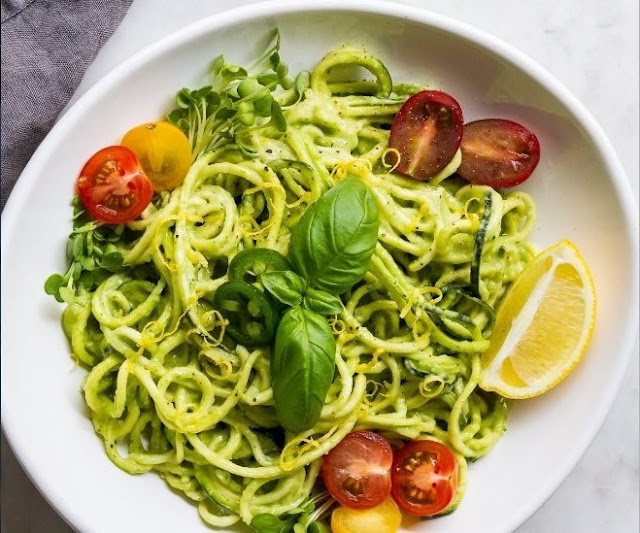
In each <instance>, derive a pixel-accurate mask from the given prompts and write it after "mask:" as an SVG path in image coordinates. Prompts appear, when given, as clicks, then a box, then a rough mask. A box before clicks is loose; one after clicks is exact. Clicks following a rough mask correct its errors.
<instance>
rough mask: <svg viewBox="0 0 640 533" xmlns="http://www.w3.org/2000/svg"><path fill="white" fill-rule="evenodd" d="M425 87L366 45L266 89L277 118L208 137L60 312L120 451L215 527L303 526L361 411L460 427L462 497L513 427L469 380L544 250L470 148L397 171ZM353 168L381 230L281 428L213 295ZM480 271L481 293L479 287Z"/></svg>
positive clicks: (528, 215)
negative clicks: (301, 415)
mask: <svg viewBox="0 0 640 533" xmlns="http://www.w3.org/2000/svg"><path fill="white" fill-rule="evenodd" d="M336 66H340V68H346V69H348V68H355V67H364V68H365V69H367V70H369V71H370V73H371V74H372V75H373V76H374V80H373V81H344V79H345V77H344V76H341V77H340V78H339V79H338V78H336V79H334V78H332V72H334V70H335V67H336ZM332 69H333V70H332ZM351 79H358V80H359V78H351ZM416 90H417V89H416V87H413V86H398V85H393V84H392V81H391V78H390V76H389V73H388V71H387V69H386V68H385V67H384V65H383V64H382V63H381V62H380V61H379V60H378V59H376V58H374V57H371V56H370V55H368V54H367V53H366V52H364V51H363V50H361V49H358V48H355V47H341V48H339V49H337V50H334V51H332V52H330V53H329V54H328V55H327V56H326V57H325V58H324V59H323V60H322V61H321V62H320V64H319V65H318V66H317V67H316V69H315V70H314V72H313V73H312V74H311V77H310V84H309V88H308V89H306V91H304V94H302V95H298V96H297V97H296V94H295V91H293V89H291V90H288V91H282V92H280V93H276V94H275V95H274V97H275V100H276V101H277V102H278V103H279V104H280V106H281V107H282V110H283V115H284V118H285V120H286V131H285V132H283V131H279V130H278V129H276V128H274V127H273V125H272V124H265V125H263V126H261V127H255V128H252V129H249V130H248V131H247V133H246V134H245V135H244V136H243V138H242V143H241V146H240V145H239V144H240V143H239V142H238V143H233V142H227V143H222V144H220V143H218V144H219V145H218V146H214V147H213V148H212V149H206V150H204V151H202V152H201V153H200V154H199V156H198V157H197V159H196V160H195V162H194V164H193V166H192V167H191V170H190V171H189V173H188V175H187V177H186V179H185V182H184V184H183V185H182V186H181V187H179V188H177V189H175V190H173V191H172V192H171V193H163V195H162V196H161V197H160V198H158V199H157V200H156V201H155V203H154V204H153V205H152V206H151V207H150V208H148V209H147V211H146V212H145V213H144V215H143V217H142V219H141V220H138V221H136V222H133V223H130V224H129V225H128V230H127V231H128V232H129V234H130V235H133V238H130V239H128V240H127V241H126V242H125V241H121V242H118V243H116V246H118V248H119V251H120V252H121V253H122V254H123V256H124V264H125V266H126V268H125V269H124V270H123V271H122V272H120V273H117V274H113V275H111V276H110V277H108V279H106V281H104V282H102V283H101V284H100V286H99V287H98V288H97V289H96V290H95V292H88V291H83V290H79V291H77V293H76V295H75V298H74V300H73V302H71V303H70V305H68V307H67V308H66V310H65V311H64V315H63V324H64V330H65V332H66V334H67V335H68V337H69V339H70V342H71V346H72V349H73V354H74V356H75V358H76V359H77V361H78V362H79V363H80V364H81V365H82V366H84V367H86V368H87V369H88V370H89V372H88V375H87V376H86V378H85V380H84V383H83V386H82V390H83V392H84V397H85V399H86V403H87V406H88V407H89V412H90V416H91V420H92V422H93V425H94V428H95V431H96V432H97V433H98V434H99V435H100V436H101V438H102V439H103V441H104V445H105V449H106V452H107V454H108V456H109V458H110V459H111V460H112V461H113V462H114V463H115V464H116V465H117V466H118V467H120V468H121V469H123V470H125V471H126V472H129V473H131V474H141V473H144V472H149V471H155V472H157V473H158V474H159V475H160V476H162V477H163V478H164V479H165V480H166V482H167V483H168V484H169V485H170V486H171V487H172V488H173V489H175V490H177V491H179V492H182V493H183V494H184V495H185V496H186V497H187V498H188V499H190V500H193V501H194V502H197V505H198V510H199V512H200V515H201V516H202V519H203V520H204V521H205V522H206V523H208V524H210V525H212V526H218V527H228V526H231V525H233V524H234V523H236V522H238V521H244V522H246V523H251V521H252V518H253V517H255V516H256V515H258V514H261V513H272V514H276V515H282V514H285V513H288V514H294V515H295V514H296V513H299V515H300V518H299V525H298V526H296V527H297V528H299V529H297V531H298V530H305V529H306V526H307V525H308V524H309V523H310V522H311V520H312V519H313V518H314V517H315V516H317V513H316V515H313V513H312V514H309V509H310V508H309V506H308V504H309V502H310V501H311V503H318V502H320V501H322V495H320V496H318V495H317V494H316V493H317V490H316V489H314V485H315V482H316V478H317V477H318V474H319V468H320V461H321V458H322V456H323V455H324V454H325V453H327V452H328V451H329V450H330V449H331V448H332V447H334V446H335V445H336V444H337V443H338V442H340V440H341V439H342V438H343V437H344V436H345V435H346V434H347V433H348V432H350V431H351V430H353V429H358V428H367V429H373V430H376V431H378V432H380V433H382V434H383V435H385V436H386V437H387V438H389V439H392V440H394V439H417V438H422V437H428V438H435V439H438V440H441V441H444V442H445V443H447V444H448V445H449V446H451V447H452V449H453V450H454V451H455V452H456V454H457V457H458V460H459V465H460V482H459V490H458V493H457V495H456V499H455V504H457V503H459V501H460V499H461V498H462V496H463V493H464V489H465V485H466V462H467V460H472V461H473V460H475V459H477V458H478V457H481V456H482V455H484V454H486V453H487V452H488V451H489V450H490V449H491V447H492V446H493V445H494V444H495V443H496V441H497V440H498V439H499V438H500V436H501V435H502V434H503V433H504V432H505V429H506V422H507V406H506V403H505V401H504V399H503V398H501V397H499V396H497V395H496V394H493V393H488V392H484V391H482V390H480V389H478V387H477V385H478V377H479V372H480V355H481V354H482V352H483V351H484V350H486V348H487V346H488V342H489V341H488V340H487V337H488V335H489V333H490V329H491V325H492V321H493V308H495V306H496V305H497V304H498V303H499V302H500V300H501V298H502V296H503V295H504V293H505V290H506V289H507V287H508V286H509V284H510V283H511V282H512V281H513V280H514V279H515V278H516V277H517V276H518V274H519V273H520V272H521V271H522V270H523V268H524V267H525V265H526V263H527V262H528V261H529V260H530V259H531V258H532V256H533V255H534V253H535V252H534V249H533V248H532V246H531V245H530V244H528V243H527V242H526V238H527V236H528V235H529V233H530V231H531V230H532V227H533V224H534V205H533V202H532V200H531V198H530V197H529V196H528V195H526V194H524V193H522V192H512V193H509V194H506V195H503V194H501V193H499V192H497V191H495V190H493V189H491V188H489V187H484V186H472V185H463V184H462V183H461V182H460V181H459V180H458V179H457V178H455V177H453V178H452V177H450V176H451V175H452V174H453V173H454V172H455V169H456V168H457V166H458V165H459V163H460V154H459V153H458V154H456V157H455V158H454V160H453V161H452V162H451V164H450V165H449V166H448V167H447V168H446V169H445V170H444V171H443V172H442V173H441V174H440V175H439V176H437V177H435V178H434V179H432V180H431V181H430V182H419V181H414V180H412V179H408V178H406V177H403V176H401V175H399V174H397V173H395V172H394V171H393V168H390V167H389V166H388V165H387V164H386V160H387V155H388V154H387V143H388V137H389V126H390V124H391V121H392V120H393V117H394V116H395V114H396V112H397V111H398V109H399V108H400V106H401V105H402V103H403V102H404V101H405V100H406V98H407V97H408V96H409V95H410V94H412V93H413V92H415V91H416ZM201 147H202V145H200V149H201ZM196 152H197V150H196ZM347 174H348V175H351V176H356V177H357V178H358V179H360V180H362V182H363V183H365V184H366V185H367V186H368V187H369V188H370V190H371V191H372V192H373V194H374V196H375V200H376V202H377V205H378V210H379V217H380V231H379V240H378V245H377V248H376V251H375V254H374V256H373V260H372V263H371V267H370V270H369V272H368V273H367V275H366V277H365V278H364V280H363V281H362V282H360V283H358V284H357V285H356V286H354V287H353V288H352V289H351V290H350V291H349V292H347V293H345V294H343V295H342V301H343V304H344V311H343V312H342V313H341V314H340V315H339V316H336V317H334V318H331V319H330V324H331V327H332V329H333V332H334V334H335V337H336V341H337V349H336V364H337V370H336V375H335V378H334V381H333V384H332V385H331V388H330V390H329V393H328V396H327V399H326V403H325V405H324V408H323V410H322V416H321V419H320V421H319V422H318V423H317V424H316V426H315V427H313V428H312V429H310V430H309V431H306V432H304V433H302V434H298V435H292V434H287V435H285V434H284V433H283V431H282V430H281V429H280V428H279V427H278V423H277V420H276V418H275V415H274V408H273V400H272V391H271V385H270V374H269V361H270V359H269V358H270V349H269V348H268V347H260V348H258V349H253V350H252V351H249V350H248V349H245V348H244V347H242V346H235V345H234V344H233V343H232V342H231V341H229V339H228V338H226V337H225V335H224V329H225V323H224V320H223V319H222V316H221V315H220V313H218V311H217V310H216V309H214V308H213V306H212V301H213V294H214V293H215V291H216V288H217V287H219V286H220V285H221V284H222V283H224V282H225V281H227V275H226V270H227V265H228V262H229V260H230V258H232V257H233V256H234V255H235V254H236V253H237V252H239V251H240V250H242V249H245V248H249V247H268V248H273V249H275V250H278V251H280V252H282V253H284V254H286V252H287V249H288V244H289V238H290V232H291V229H292V228H293V227H294V226H295V225H296V223H297V221H298V220H299V219H300V217H301V216H302V214H303V213H304V211H305V210H306V208H307V207H308V206H309V205H310V204H311V203H312V202H314V201H315V200H317V199H318V198H319V197H320V195H321V194H323V193H324V192H325V191H326V190H328V189H329V188H330V187H332V186H333V185H334V184H336V183H338V182H340V181H341V180H343V179H344V178H345V177H346V176H347ZM447 178H448V179H447ZM488 205H490V212H485V209H486V206H488ZM481 227H482V232H483V233H482V235H480V237H481V238H479V231H480V228H481ZM478 243H480V244H481V249H480V250H479V251H480V253H479V254H478V253H477V252H478V248H477V246H478ZM474 254H475V256H474ZM474 257H475V259H476V261H475V262H474ZM474 269H475V272H472V271H473V270H474ZM473 276H475V278H476V283H477V289H476V290H477V293H474V292H473V291H469V290H468V287H469V284H470V282H471V281H472V279H471V278H472V277H473ZM326 508H327V505H324V506H323V505H320V507H319V508H318V509H321V510H325V509H326Z"/></svg>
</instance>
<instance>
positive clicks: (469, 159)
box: [458, 118, 540, 189]
mask: <svg viewBox="0 0 640 533" xmlns="http://www.w3.org/2000/svg"><path fill="white" fill-rule="evenodd" d="M460 148H461V149H462V164H461V165H460V168H458V174H460V175H461V176H462V177H463V178H464V179H465V180H467V181H469V182H471V183H474V184H476V185H490V186H491V187H494V188H496V189H500V188H503V187H513V186H514V185H518V184H519V183H522V182H523V181H524V180H526V179H527V178H528V177H529V176H531V173H532V172H533V170H534V169H535V168H536V166H537V165H538V161H540V143H539V142H538V138H537V137H536V136H535V135H534V134H533V133H532V132H530V131H529V130H528V129H527V128H525V127H524V126H522V125H520V124H518V123H517V122H512V121H511V120H504V119H499V118H490V119H485V120H476V121H475V122H470V123H469V124H465V126H464V135H463V136H462V144H461V145H460Z"/></svg>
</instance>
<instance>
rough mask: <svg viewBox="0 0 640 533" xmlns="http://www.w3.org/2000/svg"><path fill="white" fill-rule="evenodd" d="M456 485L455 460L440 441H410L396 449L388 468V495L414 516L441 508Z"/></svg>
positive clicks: (426, 514)
mask: <svg viewBox="0 0 640 533" xmlns="http://www.w3.org/2000/svg"><path fill="white" fill-rule="evenodd" d="M457 488H458V462H457V461H456V457H455V455H453V452H452V451H451V450H450V449H449V448H447V447H446V446H445V445H444V444H441V443H439V442H436V441H433V440H414V441H412V442H409V443H408V444H406V445H405V446H403V447H402V448H400V450H398V451H397V452H396V454H395V457H394V459H393V467H392V468H391V495H392V496H393V499H394V500H395V501H396V503H397V504H398V506H399V507H400V509H402V510H403V511H405V512H407V513H409V514H412V515H415V516H433V515H435V514H438V513H439V512H441V511H443V510H445V509H446V508H447V507H448V506H449V504H450V503H451V501H452V500H453V497H454V496H455V494H456V489H457Z"/></svg>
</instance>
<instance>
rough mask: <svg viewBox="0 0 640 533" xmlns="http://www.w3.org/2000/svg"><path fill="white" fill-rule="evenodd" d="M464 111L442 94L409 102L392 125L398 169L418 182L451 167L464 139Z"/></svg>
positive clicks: (419, 96)
mask: <svg viewBox="0 0 640 533" xmlns="http://www.w3.org/2000/svg"><path fill="white" fill-rule="evenodd" d="M462 124H463V120H462V109H460V105H459V104H458V102H456V100H455V99H454V98H453V97H452V96H450V95H448V94H447V93H444V92H442V91H421V92H419V93H416V94H414V95H413V96H412V97H411V98H409V99H408V100H407V101H406V102H405V103H404V105H403V106H402V107H401V108H400V111H398V114H397V115H396V117H395V118H394V119H393V124H392V125H391V136H390V138H389V147H390V148H395V149H396V150H398V152H399V153H400V162H399V164H398V165H397V167H396V169H397V170H398V171H399V172H402V173H403V174H407V175H409V176H411V177H412V178H415V179H417V180H427V179H429V178H431V177H433V176H435V175H436V174H437V173H438V172H440V171H441V170H442V169H443V168H444V167H446V166H447V164H449V162H450V161H451V160H452V159H453V156H454V155H455V154H456V151H457V150H458V147H459V146H460V141H461V139H462V128H463V126H462Z"/></svg>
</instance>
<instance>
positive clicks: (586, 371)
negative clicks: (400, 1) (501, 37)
mask: <svg viewBox="0 0 640 533" xmlns="http://www.w3.org/2000/svg"><path fill="white" fill-rule="evenodd" d="M276 26H277V27H279V28H280V30H281V33H282V53H281V55H282V57H283V58H284V59H285V60H286V61H287V62H288V63H289V64H290V66H291V67H292V70H293V71H295V70H297V69H299V68H310V67H312V66H313V65H314V63H315V62H317V61H318V60H319V59H320V57H321V56H322V55H323V54H324V53H325V52H326V51H327V50H329V49H330V48H331V47H333V46H335V45H336V44H338V43H340V42H341V41H343V40H354V39H356V40H360V41H362V42H363V43H364V44H366V45H367V47H368V48H369V49H370V50H371V52H373V53H375V54H377V55H379V56H380V57H381V58H382V59H383V60H384V61H385V63H386V64H387V66H388V67H389V69H390V71H391V73H392V75H393V77H394V79H396V80H401V81H413V82H426V83H429V84H430V85H432V86H435V87H438V88H441V89H443V90H445V91H447V92H450V93H452V94H453V95H455V97H456V98H457V99H458V101H459V102H461V104H462V106H463V110H464V113H465V118H466V120H471V119H475V118H483V117H494V116H495V117H503V118H509V119H513V120H516V121H521V122H524V123H526V124H527V125H528V126H529V127H530V128H531V129H532V130H533V131H535V132H536V133H537V134H538V136H539V138H540V142H541V146H542V159H541V162H540V165H539V168H538V170H537V171H536V174H535V176H534V177H533V178H532V179H531V180H530V182H528V183H527V184H526V186H525V187H523V188H524V189H526V190H527V191H528V192H530V193H531V194H532V195H533V197H534V199H535V201H536V205H537V208H538V223H537V226H536V232H535V235H534V236H533V240H534V242H536V243H537V244H538V245H540V246H546V245H549V244H551V243H553V242H555V241H557V240H559V239H561V238H569V239H571V240H573V241H574V242H576V243H577V245H578V246H579V248H580V249H581V250H582V252H583V253H584V255H585V257H586V259H587V261H588V262H589V264H590V266H591V269H592V272H593V274H594V277H595V282H596V286H597V291H598V298H599V313H598V322H597V327H596V331H595V335H594V338H593V343H592V345H591V348H590V349H589V352H588V354H587V356H586V358H585V360H584V361H583V362H582V364H581V365H580V366H579V367H578V369H577V370H576V371H575V372H574V373H573V374H572V375H571V376H570V377H569V378H568V379H567V380H566V381H565V382H564V383H562V384H561V385H560V386H558V387H557V388H556V389H554V390H553V391H551V392H549V393H548V394H545V395H544V396H542V397H540V398H538V399H534V400H529V401H522V402H519V403H517V404H516V405H514V407H513V410H512V412H511V416H510V421H509V430H508V432H507V434H506V435H505V436H504V438H503V439H502V440H501V441H500V442H499V444H498V445H497V446H496V447H495V449H494V450H493V451H492V452H491V453H490V454H489V455H488V456H486V457H485V458H483V459H482V460H480V461H478V462H477V463H475V464H473V465H471V467H470V470H469V484H468V490H467V494H466V496H465V499H464V501H463V503H462V505H461V506H460V508H459V509H458V510H457V511H456V512H455V513H453V514H452V515H450V516H447V517H444V518H440V519H438V520H437V521H435V522H429V523H424V522H422V523H419V524H416V525H414V526H413V527H412V528H411V529H412V531H413V530H420V531H422V530H424V531H431V532H437V531H446V532H447V533H456V532H464V533H467V532H469V531H475V532H476V533H481V532H490V533H499V532H506V531H511V530H513V529H515V528H516V527H517V526H518V525H519V524H520V523H522V522H523V521H524V520H525V519H526V518H527V517H528V516H529V515H530V514H531V513H533V511H535V509H536V508H537V507H538V506H540V505H541V504H542V502H543V501H544V500H545V499H546V498H547V497H548V496H549V495H550V494H551V493H552V492H553V490H554V489H555V488H556V487H557V486H558V484H559V483H560V482H561V481H562V479H563V478H564V477H565V476H566V475H567V474H568V472H569V471H570V470H571V468H572V467H573V466H574V465H575V463H576V462H577V461H578V459H579V457H580V456H581V454H582V453H583V452H584V450H585V449H586V447H587V445H588V444H589V442H590V441H591V439H592V438H593V436H594V435H595V433H596V431H597V430H598V428H599V427H600V425H601V423H602V421H603V419H604V417H605V415H606V413H607V411H608V409H609V407H610V405H611V403H612V400H613V397H614V394H615V392H616V390H617V388H618V386H619V384H620V381H621V377H622V375H623V372H624V370H625V367H626V364H627V361H628V358H629V355H630V353H631V350H632V346H633V344H632V343H633V340H634V336H635V333H636V328H637V316H638V300H637V294H638V288H637V280H638V248H637V242H638V238H637V221H638V215H637V211H636V207H635V203H634V202H633V199H632V193H631V190H630V189H629V186H628V182H627V180H626V178H625V176H624V173H623V170H622V168H621V165H620V163H619V162H618V160H617V158H616V156H615V154H614V151H613V149H612V147H611V145H610V143H609V142H608V140H607V139H606V138H605V136H604V134H603V133H602V131H601V130H600V128H599V127H598V125H597V124H596V123H595V121H594V120H593V118H592V117H591V116H590V115H589V114H588V112H587V111H586V110H585V109H584V107H583V106H582V105H581V104H580V103H579V102H578V101H577V100H576V99H575V98H574V97H572V96H571V95H570V94H569V93H568V92H567V90H566V89H565V88H564V87H563V86H561V85H560V84H559V83H558V82H557V81H555V80H554V79H553V78H552V77H551V76H550V75H549V74H548V73H547V72H546V71H545V70H543V69H542V68H540V67H539V66H537V65H536V64H535V63H533V62H532V61H531V60H530V59H528V58H527V57H525V56H524V55H522V54H521V53H518V52H516V51H515V50H513V49H511V48H510V47H509V46H507V45H506V44H504V43H502V42H500V41H498V40H497V39H495V38H493V37H491V36H489V35H487V34H485V33H482V32H480V31H478V30H475V29H473V28H471V27H469V26H466V25H464V24H461V23H458V22H455V21H453V20H450V19H447V18H445V17H442V16H438V15H435V14H432V13H428V12H425V11H420V10H416V9H411V8H407V7H401V6H399V5H395V4H385V3H375V2H358V1H354V0H340V1H339V2H335V1H309V2H305V3H302V2H297V1H293V0H290V1H289V0H288V1H282V2H276V3H269V4H260V5H253V6H251V7H247V8H242V9H238V10H235V11H230V12H226V13H224V14H221V15H216V16H215V17H211V18H209V19H206V20H203V21H201V22H199V23H197V24H195V25H193V26H190V27H189V28H187V29H185V30H183V31H180V32H178V33H177V34H175V35H172V36H170V37H169V38H167V39H165V40H164V41H162V42H161V43H158V44H157V45H154V46H152V47H151V48H149V49H147V50H145V51H144V52H142V53H140V54H139V55H137V56H135V57H134V58H132V59H131V60H129V61H128V62H126V63H125V64H123V65H122V66H120V67H119V68H117V69H116V70H114V71H113V72H112V73H111V74H110V75H108V76H107V77H106V78H104V79H103V80H102V81H101V82H100V83H98V84H97V85H96V86H95V87H94V88H93V89H92V90H90V91H89V92H87V94H86V95H85V96H84V97H83V98H82V99H80V100H79V101H78V102H77V103H76V104H75V106H73V108H72V109H70V110H69V111H68V112H67V113H66V115H65V116H64V117H63V118H62V119H61V120H60V122H59V123H58V124H57V125H56V126H55V127H54V128H53V130H52V131H51V133H50V134H49V136H48V137H47V138H46V139H45V141H44V142H43V143H42V145H41V146H40V148H39V149H38V151H37V152H36V154H35V155H34V156H33V158H32V159H31V161H30V163H29V164H28V166H27V168H26V169H25V170H24V172H23V174H22V176H21V178H20V181H19V183H18V184H17V185H16V187H15V189H14V191H13V194H12V195H11V197H10V198H9V201H8V203H7V206H6V208H5V210H4V213H3V215H2V259H1V261H2V263H1V266H2V289H3V296H2V341H1V342H2V377H1V380H2V381H1V384H2V423H3V426H4V430H5V432H6V435H7V438H8V439H9V442H10V443H11V445H12V447H13V449H14V451H15V452H16V455H17V456H18V458H19V460H20V461H21V463H22V465H23V466H24V468H25V469H26V471H27V472H28V473H29V475H30V477H31V479H32V480H33V481H34V482H35V484H36V485H37V486H38V488H39V489H40V490H41V491H42V492H43V494H44V495H45V497H46V498H47V499H48V500H49V501H50V502H51V503H52V504H53V506H54V507H55V508H56V509H57V510H58V512H60V513H61V514H62V515H63V516H64V517H65V518H66V520H68V522H69V523H70V524H71V525H72V526H73V527H75V528H76V529H78V530H80V531H83V532H89V531H91V532H107V533H112V532H114V531H119V532H121V533H124V532H129V531H130V532H141V531H154V532H155V533H162V532H174V531H206V527H205V526H204V524H203V523H202V522H201V521H200V519H199V517H198V514H197V512H196V509H195V508H194V507H192V506H191V505H190V504H188V503H187V502H186V501H185V500H183V499H182V498H180V497H178V496H176V495H175V494H174V493H172V492H171V491H170V490H169V489H168V488H167V486H166V485H165V484H164V482H162V481H161V480H160V479H159V477H158V476H156V475H153V474H149V475H144V476H135V477H134V476H130V475H128V474H125V473H124V472H121V471H120V470H118V469H117V468H116V467H115V466H114V465H113V464H111V462H110V461H109V460H108V458H107V456H106V455H105V453H104V451H103V448H102V444H101V442H100V440H99V439H98V437H97V436H96V435H95V434H94V432H93V429H92V427H91V424H90V422H89V419H88V417H87V415H86V408H85V406H84V403H83V400H82V397H81V395H80V381H81V379H82V377H83V375H84V372H83V371H82V370H79V369H75V370H74V369H73V368H72V363H71V359H70V357H69V352H70V350H69V347H68V345H67V342H66V340H65V338H64V335H63V334H62V331H61V328H60V312H61V306H60V305H58V304H56V303H55V302H54V301H53V299H52V298H51V297H49V296H47V295H45V294H44V291H43V288H42V287H43V282H44V280H45V279H46V278H47V276H48V275H49V274H50V273H52V272H59V271H61V270H62V269H63V266H64V249H65V239H66V235H67V234H68V233H69V231H70V220H69V219H70V214H71V208H70V206H69V202H70V199H71V195H72V191H73V184H74V180H75V178H76V176H77V173H78V170H79V169H80V168H81V166H82V164H83V163H84V161H85V160H86V159H87V157H88V156H89V155H90V154H92V153H93V152H94V151H96V150H97V149H98V148H100V147H103V146H106V145H108V144H111V143H114V142H117V141H118V140H119V138H120V137H121V135H122V133H123V132H124V131H126V130H127V129H129V128H130V127H131V126H133V125H135V124H138V123H140V122H144V121H148V120H151V119H154V118H156V117H159V116H161V115H162V113H163V112H164V111H166V110H167V108H168V106H170V104H171V101H172V96H173V94H174V93H175V92H176V91H177V90H178V89H180V88H181V87H183V86H192V87H193V86H195V85H197V84H198V83H200V82H201V81H203V79H204V78H203V76H204V75H205V73H206V69H207V65H208V64H209V62H210V60H211V59H212V58H213V57H214V56H215V55H217V54H219V53H224V54H225V55H226V56H228V58H229V59H232V60H235V61H239V62H240V63H245V62H248V61H250V60H251V59H252V58H254V57H255V56H256V54H257V52H258V51H259V49H258V42H259V40H260V39H259V38H260V36H262V35H264V34H265V33H266V32H267V30H268V29H270V28H273V27H276Z"/></svg>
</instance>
